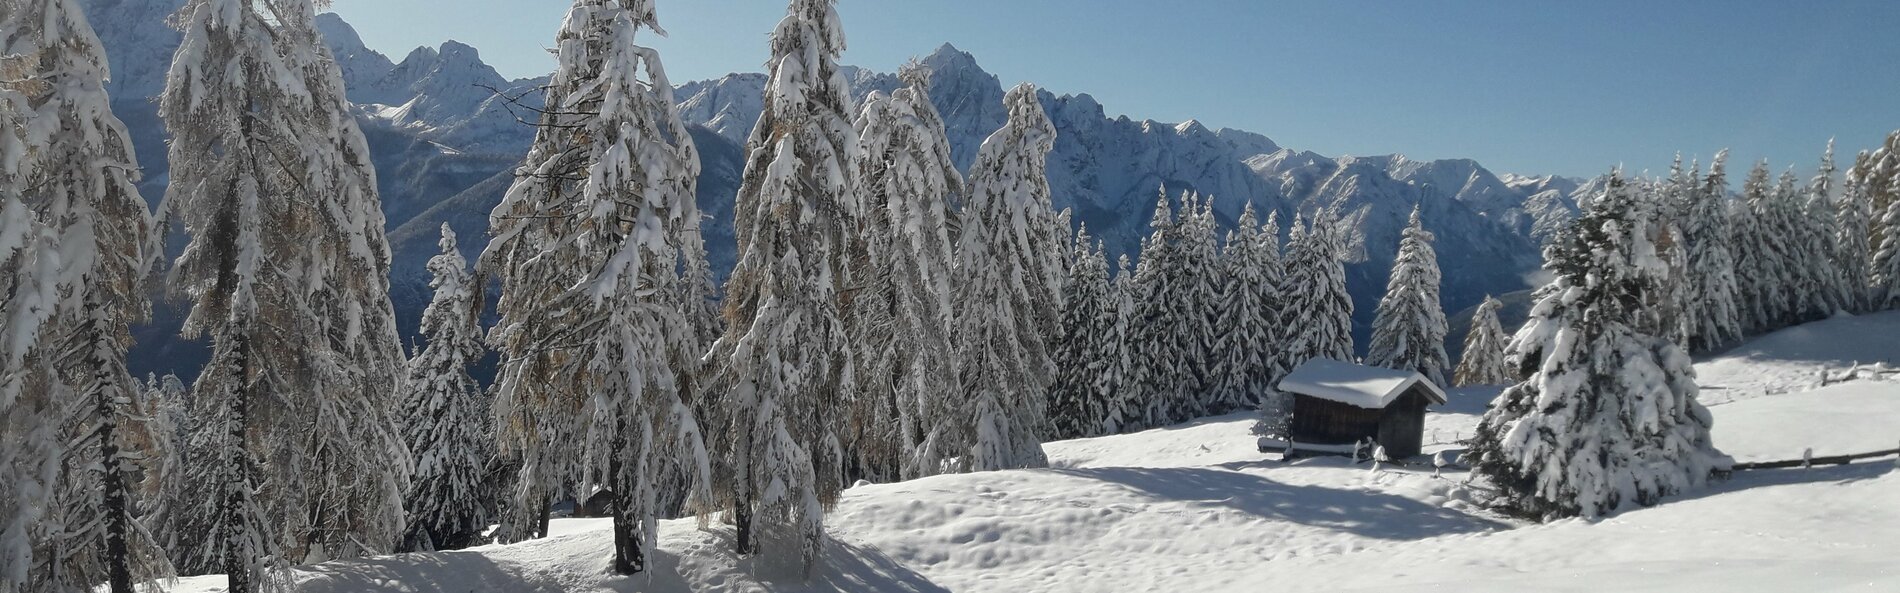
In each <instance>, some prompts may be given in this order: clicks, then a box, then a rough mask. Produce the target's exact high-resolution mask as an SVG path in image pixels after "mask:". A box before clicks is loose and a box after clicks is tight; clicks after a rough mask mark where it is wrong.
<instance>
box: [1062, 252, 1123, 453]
mask: <svg viewBox="0 0 1900 593" xmlns="http://www.w3.org/2000/svg"><path fill="white" fill-rule="evenodd" d="M1066 284H1067V286H1068V287H1069V288H1068V296H1067V298H1066V299H1064V302H1065V303H1066V306H1065V307H1063V309H1062V335H1061V336H1060V338H1059V340H1058V341H1056V342H1055V343H1054V346H1055V348H1054V352H1053V354H1054V356H1055V364H1056V380H1055V383H1054V384H1053V385H1051V386H1050V388H1049V425H1050V432H1049V435H1048V438H1050V439H1051V440H1061V439H1073V438H1080V437H1092V436H1100V435H1102V434H1104V431H1105V430H1106V428H1104V425H1105V424H1106V422H1107V418H1108V404H1109V401H1108V398H1109V396H1110V394H1109V393H1108V392H1106V391H1104V390H1103V389H1104V388H1106V387H1108V386H1109V383H1110V380H1109V379H1108V378H1106V377H1105V376H1104V375H1107V374H1108V373H1111V372H1113V371H1112V369H1111V366H1112V363H1111V361H1110V359H1109V357H1110V356H1116V355H1119V353H1120V350H1119V349H1118V348H1116V347H1114V346H1111V345H1109V344H1108V342H1110V341H1111V340H1114V339H1115V335H1114V331H1115V328H1114V325H1113V323H1114V321H1115V317H1114V311H1115V304H1114V302H1113V298H1114V297H1113V291H1114V289H1113V288H1112V287H1111V286H1110V285H1109V279H1108V256H1107V255H1106V254H1104V253H1103V251H1102V246H1101V243H1100V242H1097V241H1096V240H1095V238H1094V237H1092V236H1090V235H1089V229H1088V226H1087V225H1083V227H1082V228H1081V229H1080V230H1078V231H1076V234H1075V250H1074V256H1073V257H1072V258H1071V260H1070V264H1069V280H1068V282H1067V283H1066Z"/></svg>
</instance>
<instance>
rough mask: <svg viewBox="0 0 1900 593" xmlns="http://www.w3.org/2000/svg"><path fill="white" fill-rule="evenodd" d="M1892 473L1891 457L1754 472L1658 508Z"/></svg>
mask: <svg viewBox="0 0 1900 593" xmlns="http://www.w3.org/2000/svg"><path fill="white" fill-rule="evenodd" d="M1894 470H1895V464H1894V460H1893V458H1891V457H1887V458H1880V459H1870V460H1867V461H1863V462H1860V463H1853V464H1848V465H1828V466H1817V467H1813V468H1809V469H1802V468H1798V467H1796V468H1787V469H1757V470H1748V471H1740V472H1735V473H1734V474H1733V475H1731V476H1729V478H1728V479H1726V480H1719V481H1715V482H1711V483H1710V484H1709V486H1708V487H1707V488H1701V489H1698V490H1695V491H1693V492H1689V493H1686V494H1683V495H1681V496H1672V497H1667V498H1664V499H1663V500H1662V504H1669V503H1670V502H1671V501H1682V500H1695V499H1698V498H1706V497H1710V496H1717V495H1721V494H1728V493H1731V492H1739V491H1742V490H1749V489H1754V488H1765V487H1769V486H1789V485H1794V484H1819V483H1825V482H1833V483H1837V484H1851V483H1854V482H1859V481H1862V480H1871V479H1874V478H1878V477H1881V476H1884V475H1887V474H1889V473H1892V472H1893V471H1894Z"/></svg>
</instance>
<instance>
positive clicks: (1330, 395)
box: [1280, 358, 1445, 409]
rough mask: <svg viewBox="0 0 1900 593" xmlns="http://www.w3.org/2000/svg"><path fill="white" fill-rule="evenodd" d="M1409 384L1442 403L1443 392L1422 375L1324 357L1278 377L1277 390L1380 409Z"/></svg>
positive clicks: (1404, 390) (1410, 387)
mask: <svg viewBox="0 0 1900 593" xmlns="http://www.w3.org/2000/svg"><path fill="white" fill-rule="evenodd" d="M1413 385H1421V386H1424V387H1425V393H1426V395H1427V396H1429V397H1431V399H1432V401H1433V402H1436V403H1440V404H1442V403H1445V391H1444V390H1443V389H1439V387H1438V386H1437V385H1433V384H1432V382H1431V381H1430V380H1427V379H1426V378H1425V376H1424V375H1420V374H1418V373H1416V372H1412V371H1395V370H1392V369H1382V368H1378V367H1369V366H1365V365H1357V364H1352V363H1350V362H1340V361H1337V360H1331V359H1326V358H1315V359H1313V360H1309V361H1306V364H1302V365H1300V366H1299V368H1296V369H1293V372H1292V373H1288V374H1287V376H1286V378H1284V379H1281V380H1280V390H1281V391H1286V392H1291V393H1298V394H1300V395H1306V396H1310V397H1317V398H1320V399H1323V400H1328V401H1335V402H1339V403H1342V404H1347V405H1352V406H1357V407H1361V408H1371V409H1383V408H1385V407H1386V406H1387V405H1390V404H1391V403H1392V402H1393V401H1394V400H1397V399H1398V398H1399V396H1401V395H1404V394H1405V392H1406V391H1409V390H1411V389H1412V386H1413Z"/></svg>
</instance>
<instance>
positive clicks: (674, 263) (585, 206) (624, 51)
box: [482, 0, 711, 574]
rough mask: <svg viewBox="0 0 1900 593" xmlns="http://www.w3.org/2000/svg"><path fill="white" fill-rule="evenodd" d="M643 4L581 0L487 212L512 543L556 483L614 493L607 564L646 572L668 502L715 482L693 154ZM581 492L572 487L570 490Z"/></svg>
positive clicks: (650, 12) (559, 38)
mask: <svg viewBox="0 0 1900 593" xmlns="http://www.w3.org/2000/svg"><path fill="white" fill-rule="evenodd" d="M641 29H652V30H654V31H656V32H657V31H659V30H660V28H659V24H658V22H657V20H656V17H655V14H654V9H653V3H652V2H650V1H648V0H577V1H576V2H575V3H574V5H573V7H572V8H570V9H569V11H568V16H567V19H566V21H565V22H564V23H563V25H562V28H561V30H560V32H559V33H558V34H557V35H556V36H555V41H556V44H557V50H556V56H557V60H558V67H557V68H556V69H555V72H554V75H553V77H552V79H551V80H550V81H549V83H548V100H547V104H548V105H549V107H548V109H547V111H546V112H545V113H544V114H543V115H542V119H541V122H540V124H539V126H538V128H539V129H538V130H537V132H536V135H535V143H534V145H533V146H532V147H531V148H530V149H529V154H528V157H527V161H526V163H525V164H524V165H523V166H522V168H521V169H519V170H518V173H517V176H516V181H515V183H514V185H513V186H512V187H510V188H509V190H508V193H507V195H506V197H504V198H503V200H502V202H501V203H500V204H499V205H497V206H496V207H495V211H494V214H492V215H491V216H490V227H491V228H492V229H493V230H492V233H493V234H494V238H493V239H492V240H491V241H490V242H489V244H488V247H487V249H486V251H485V252H484V253H483V256H482V257H483V262H482V263H483V265H484V266H485V269H486V270H488V271H489V272H491V273H494V274H497V275H499V276H500V278H501V287H502V288H501V289H502V293H501V300H500V305H499V308H500V313H501V320H500V321H499V323H498V324H497V325H496V327H495V329H494V330H493V331H492V332H491V334H490V336H489V340H490V342H491V343H492V344H494V345H496V346H497V347H498V348H499V349H500V350H501V353H502V357H503V362H502V366H501V369H500V374H499V376H498V377H497V378H496V388H495V394H496V397H495V402H494V419H495V422H496V423H497V426H498V427H500V432H501V434H500V435H498V436H499V442H500V444H501V446H502V447H504V448H512V449H513V452H514V453H513V454H515V455H518V456H519V458H520V459H521V460H522V465H521V468H520V473H519V475H518V476H517V477H516V480H517V484H518V486H517V489H516V492H515V493H514V501H513V502H514V504H513V505H511V507H512V509H513V510H512V512H511V513H510V516H509V517H508V518H507V519H506V523H508V524H511V525H512V529H513V530H514V532H513V533H510V534H509V537H512V538H520V537H523V536H525V535H526V534H527V533H528V532H529V531H530V529H528V526H529V525H532V524H534V523H537V522H538V521H537V519H538V517H536V515H538V514H539V513H540V512H541V509H542V508H543V505H544V504H545V501H546V499H547V498H548V496H549V494H550V493H549V492H548V491H546V490H545V488H547V487H548V486H549V485H557V484H574V485H577V486H582V487H584V486H586V485H599V486H602V487H604V488H606V489H607V490H608V491H611V492H612V496H613V516H614V520H613V522H614V555H613V560H612V565H611V566H612V570H613V571H614V572H616V573H619V574H632V573H636V572H640V571H643V570H645V568H646V566H647V558H648V557H649V555H650V554H651V553H652V549H653V546H654V543H655V542H656V541H657V539H656V538H657V537H658V534H657V533H656V532H655V531H654V530H655V528H656V524H655V521H656V520H657V518H658V517H659V516H660V515H662V514H669V515H670V514H671V513H673V512H674V511H675V509H664V508H660V507H661V502H660V501H661V500H662V499H667V500H677V499H678V498H679V497H678V494H679V493H680V492H682V491H691V492H694V493H699V494H701V496H698V498H701V499H702V500H703V499H704V496H703V493H704V489H705V488H707V487H708V486H709V484H708V483H709V482H710V471H711V470H710V466H709V464H708V459H707V453H706V449H705V442H704V439H703V437H702V436H701V434H700V429H699V425H698V422H697V421H696V419H695V418H694V415H693V413H692V411H691V409H690V408H689V407H688V406H689V404H690V402H691V399H690V398H691V396H692V393H693V376H692V374H693V369H694V367H693V364H694V362H693V361H694V359H695V358H696V357H697V356H698V355H699V354H700V351H699V347H700V346H701V344H700V342H699V339H698V336H697V332H696V331H695V329H696V328H695V327H694V323H693V322H692V320H691V319H690V316H691V314H692V311H694V310H695V307H696V306H697V305H698V303H689V302H686V301H687V300H688V297H689V296H690V295H692V294H693V291H691V290H682V289H681V285H682V284H686V283H689V282H691V281H692V278H690V276H688V275H686V274H687V273H688V272H689V271H690V268H688V267H687V266H684V265H682V262H685V261H688V260H687V258H685V257H684V256H682V253H681V251H682V250H687V251H688V252H690V251H691V250H692V249H693V244H694V243H695V242H696V241H697V240H698V239H699V237H698V236H697V233H696V231H697V230H698V217H699V214H698V210H697V209H696V207H695V206H694V202H693V197H694V191H693V185H694V181H695V178H696V177H697V176H698V172H699V157H698V154H697V152H696V151H695V150H694V147H693V144H692V139H691V137H690V136H688V135H687V132H686V127H685V125H684V124H682V123H681V122H680V119H679V114H678V112H677V111H676V110H675V107H674V102H673V97H672V86H671V85H670V84H669V82H668V81H667V79H666V72H665V70H664V68H662V67H661V64H660V61H659V56H658V54H657V53H656V52H655V51H654V50H652V49H650V48H647V47H643V46H641V45H638V44H637V39H636V37H637V35H638V33H639V31H640V30H641ZM575 494H576V495H579V494H580V493H578V492H577V493H575Z"/></svg>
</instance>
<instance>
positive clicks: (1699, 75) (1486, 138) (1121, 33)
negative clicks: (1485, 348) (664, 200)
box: [332, 0, 1900, 176]
mask: <svg viewBox="0 0 1900 593" xmlns="http://www.w3.org/2000/svg"><path fill="white" fill-rule="evenodd" d="M567 6H568V3H567V2H561V1H559V0H334V4H333V6H332V9H333V10H335V11H336V12H338V13H341V14H342V15H343V17H344V18H345V20H348V21H350V22H351V24H353V25H355V27H356V28H357V30H358V31H359V32H360V33H361V34H362V36H363V39H364V41H365V42H366V43H367V44H368V45H369V46H370V47H371V48H373V49H376V50H379V51H382V52H383V53H386V54H390V57H391V58H392V59H397V60H400V59H401V58H402V56H403V54H405V53H407V52H408V50H409V49H411V48H413V47H415V46H418V45H436V44H439V43H440V42H441V41H443V40H447V39H455V40H458V41H462V42H464V43H468V44H470V45H473V46H475V47H477V48H479V49H480V50H481V52H482V57H483V59H484V60H485V61H487V62H488V63H490V64H492V65H494V66H495V67H496V69H498V70H500V71H501V73H502V74H503V75H504V76H509V77H524V76H533V75H539V74H543V73H545V72H546V71H547V70H548V69H549V68H551V67H552V64H553V60H552V59H551V58H550V57H548V55H547V53H546V52H545V50H544V48H546V47H548V46H549V45H550V44H551V40H552V38H553V35H554V30H555V28H556V27H557V26H559V24H560V20H561V18H562V16H563V15H564V14H565V12H566V9H567ZM784 6H785V2H784V1H783V0H659V14H660V23H661V25H662V26H664V27H665V28H666V29H667V31H668V33H669V34H670V37H668V38H665V39H658V38H651V37H650V38H649V41H648V42H649V43H650V44H651V45H653V46H654V47H656V48H658V49H659V50H660V51H661V57H662V59H663V60H664V61H665V63H666V67H667V71H668V73H669V75H670V76H671V77H672V78H673V80H674V81H675V82H676V83H677V82H684V81H688V80H695V79H701V78H711V77H716V76H719V75H723V74H726V73H728V72H735V71H760V70H762V66H761V65H762V64H763V63H764V61H765V59H766V57H767V56H766V55H765V51H766V46H765V38H766V35H767V34H768V33H770V32H771V29H772V26H773V24H774V23H776V22H777V21H778V19H779V18H780V17H781V16H783V14H784V10H785V9H784ZM838 11H839V14H840V16H841V18H842V19H843V21H844V28H845V36H846V39H847V40H848V43H849V46H850V48H849V49H848V50H847V51H846V52H845V55H844V58H843V61H844V62H845V63H847V64H855V65H859V66H864V67H868V68H872V69H876V70H881V71H894V70H895V69H896V67H897V65H898V64H901V63H902V62H903V61H904V60H905V59H906V58H907V57H909V56H912V55H923V54H928V53H930V52H931V51H932V50H933V49H935V48H936V47H937V46H938V45H940V44H942V43H944V42H950V43H953V44H955V45H956V46H957V47H959V48H961V49H963V50H965V51H968V52H971V53H972V54H975V55H976V58H977V61H978V62H979V63H981V64H982V65H983V67H984V69H986V70H988V71H990V72H991V73H993V74H996V75H997V76H998V77H999V78H1001V79H1002V81H1003V83H1004V84H1005V86H1007V85H1010V84H1014V83H1016V82H1020V81H1029V82H1034V83H1036V84H1038V85H1041V86H1042V87H1044V88H1047V89H1049V90H1050V91H1052V92H1055V93H1058V94H1064V93H1089V94H1091V95H1094V96H1095V98H1096V99H1097V100H1099V101H1101V102H1102V104H1103V105H1104V106H1105V108H1106V109H1107V111H1108V112H1109V114H1110V115H1111V116H1112V115H1116V114H1125V115H1128V116H1129V117H1131V118H1135V119H1156V120H1160V121H1167V122H1177V121H1180V120H1184V119H1189V118H1193V119H1198V120H1200V121H1201V122H1202V123H1204V124H1206V125H1208V126H1209V127H1215V128H1219V127H1232V128H1240V129H1244V130H1249V131H1253V132H1259V133H1262V134H1265V135H1267V136H1268V137H1271V138H1273V139H1274V140H1275V141H1276V142H1279V143H1280V144H1281V145H1283V146H1287V147H1290V148H1295V149H1301V150H1313V151H1316V152H1320V153H1322V154H1327V155H1340V154H1358V155H1374V154H1386V153H1393V152H1397V153H1403V154H1405V155H1407V156H1410V157H1412V158H1417V159H1435V158H1453V157H1468V158H1473V159H1477V160H1478V161H1480V162H1482V163H1484V164H1485V165H1486V166H1488V167H1490V168H1491V169H1492V170H1494V171H1498V172H1514V173H1525V174H1544V173H1557V174H1564V175H1578V176H1583V175H1593V174H1597V173H1601V172H1603V171H1606V170H1608V168H1609V167H1610V166H1612V165H1616V164H1619V163H1621V164H1624V165H1626V166H1628V167H1629V168H1631V169H1637V170H1641V169H1654V170H1660V169H1662V168H1664V167H1666V166H1667V165H1668V162H1669V158H1670V156H1671V155H1672V154H1674V153H1675V152H1676V151H1678V150H1680V151H1682V152H1683V153H1684V154H1685V155H1688V156H1703V157H1706V156H1708V155H1710V154H1712V153H1713V152H1714V151H1715V150H1716V149H1718V148H1722V147H1729V148H1731V149H1732V151H1733V154H1734V158H1735V159H1737V160H1740V161H1753V160H1756V159H1762V158H1766V159H1769V160H1770V161H1771V162H1772V163H1774V164H1775V165H1776V166H1777V167H1786V166H1788V165H1790V164H1795V165H1800V166H1801V167H1802V168H1803V169H1808V168H1811V167H1812V166H1813V165H1814V163H1815V161H1816V160H1817V159H1818V158H1819V154H1820V151H1821V149H1822V147H1823V146H1824V144H1825V143H1826V142H1827V140H1828V138H1830V137H1838V138H1839V140H1840V144H1841V150H1842V152H1843V153H1845V154H1847V155H1848V156H1849V157H1851V154H1852V152H1854V151H1856V150H1859V149H1862V148H1870V147H1872V146H1874V145H1875V144H1877V143H1878V142H1879V140H1880V139H1881V138H1882V137H1884V136H1885V134H1886V133H1887V132H1888V131H1891V130H1893V129H1895V128H1900V1H1894V0H1827V1H1813V2H1788V1H1774V2H1771V1H1759V0H1736V1H1727V2H1715V1H1670V2H1652V1H1624V0H1614V1H1612V0H1592V1H1590V2H1562V3H1558V2H1511V1H1502V0H1498V1H1476V0H1468V1H1404V2H1401V1H1381V2H1371V1H1363V2H1362V1H1353V2H1332V1H1322V0H1305V1H1300V2H1280V1H1268V0H1175V1H1173V2H1156V1H1153V0H1149V1H1142V2H1137V1H1133V0H841V1H840V2H839V6H838ZM1844 160H1845V159H1844Z"/></svg>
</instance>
